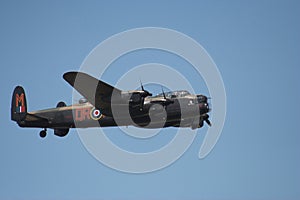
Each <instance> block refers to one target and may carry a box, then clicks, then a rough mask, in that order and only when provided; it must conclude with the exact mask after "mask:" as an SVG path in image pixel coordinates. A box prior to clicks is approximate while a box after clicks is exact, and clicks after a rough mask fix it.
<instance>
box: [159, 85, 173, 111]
mask: <svg viewBox="0 0 300 200" xmlns="http://www.w3.org/2000/svg"><path fill="white" fill-rule="evenodd" d="M161 91H162V93H163V96H164V99H165V101H164V102H163V106H164V107H166V106H167V105H169V104H171V103H174V101H173V100H171V99H167V97H166V94H165V91H164V88H163V87H161Z"/></svg>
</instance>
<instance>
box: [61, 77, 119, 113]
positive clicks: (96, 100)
mask: <svg viewBox="0 0 300 200" xmlns="http://www.w3.org/2000/svg"><path fill="white" fill-rule="evenodd" d="M63 78H64V79H65V80H66V81H67V82H68V83H69V84H70V85H71V86H72V87H73V88H75V89H76V90H77V91H78V92H79V93H80V94H81V95H82V96H84V97H85V98H86V99H87V100H88V101H89V102H90V103H91V104H92V105H94V106H95V107H96V108H98V109H100V110H101V112H102V113H103V114H104V115H107V116H111V115H112V114H111V113H112V112H111V103H112V100H113V101H114V102H115V101H116V102H117V101H118V100H119V99H121V90H119V89H117V88H115V87H113V86H111V85H109V84H107V83H105V82H103V81H100V80H98V79H96V78H94V77H92V76H90V75H88V74H85V73H82V72H67V73H65V74H64V75H63Z"/></svg>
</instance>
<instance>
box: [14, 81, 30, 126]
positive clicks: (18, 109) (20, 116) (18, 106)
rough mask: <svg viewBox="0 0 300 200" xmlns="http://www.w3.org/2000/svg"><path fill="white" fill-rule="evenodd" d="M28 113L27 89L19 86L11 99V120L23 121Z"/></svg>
mask: <svg viewBox="0 0 300 200" xmlns="http://www.w3.org/2000/svg"><path fill="white" fill-rule="evenodd" d="M26 114H27V103H26V96H25V91H24V89H23V88H22V87H21V86H17V87H16V88H15V90H14V93H13V96H12V101H11V120H13V121H17V122H18V121H22V120H24V118H25V116H26Z"/></svg>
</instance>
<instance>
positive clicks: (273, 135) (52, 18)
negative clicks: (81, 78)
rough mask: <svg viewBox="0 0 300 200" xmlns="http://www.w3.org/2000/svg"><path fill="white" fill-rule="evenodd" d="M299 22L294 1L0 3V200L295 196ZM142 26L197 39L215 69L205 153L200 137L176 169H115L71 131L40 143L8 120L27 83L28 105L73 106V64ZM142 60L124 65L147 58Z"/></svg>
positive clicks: (299, 139)
mask: <svg viewBox="0 0 300 200" xmlns="http://www.w3.org/2000/svg"><path fill="white" fill-rule="evenodd" d="M299 19H300V4H299V2H298V1H226V2H225V1H184V2H181V3H176V2H175V1H165V2H161V1H149V2H144V3H141V2H140V1H130V2H127V3H125V2H123V1H119V2H118V1H106V2H105V1H102V2H100V1H99V2H98V1H76V2H75V1H1V2H0V30H1V31H0V55H1V59H0V66H1V74H0V82H1V87H0V88H1V90H0V91H1V98H0V105H1V106H0V110H1V115H0V119H1V123H0V135H1V139H0V156H1V163H0V198H1V199H7V198H21V199H34V198H36V199H41V198H43V199H54V198H55V199H61V198H63V199H77V198H78V199H83V198H90V199H141V198H142V197H144V198H143V199H299V198H300V190H299V185H300V154H299V152H300V131H299V121H300V115H299V113H300V106H299V102H300V79H299V75H300V56H299V52H300V37H299V36H300V21H299ZM145 26H157V27H165V28H171V29H174V30H177V31H180V32H182V33H185V34H187V35H189V36H190V37H192V38H194V39H195V40H196V41H197V42H199V43H200V44H202V45H203V47H204V48H205V49H206V50H207V51H208V53H209V54H210V55H211V56H212V58H213V59H214V61H215V62H216V64H217V66H218V68H219V70H220V72H221V74H222V77H223V80H224V84H225V87H226V92H227V101H228V103H227V117H226V123H225V127H224V129H223V133H222V136H221V138H220V140H219V142H218V143H217V145H216V147H215V148H214V150H213V151H212V153H211V154H210V155H209V156H208V157H206V158H205V159H203V160H199V159H198V151H199V147H200V145H201V143H202V140H203V134H201V133H202V131H201V130H199V131H198V136H197V138H196V139H195V141H194V143H193V144H192V145H191V147H190V148H189V150H188V151H187V152H186V153H185V154H184V155H183V156H182V157H181V158H180V159H179V160H178V161H176V162H175V163H174V164H172V165H171V166H169V167H167V168H165V169H163V170H160V171H157V172H153V173H148V174H140V175H134V174H127V173H121V172H118V171H115V170H112V169H110V168H108V167H106V166H104V165H102V164H101V163H99V162H98V161H97V160H95V159H94V158H93V157H92V156H91V155H90V154H89V153H88V152H87V151H86V149H85V148H84V146H83V145H82V144H81V142H80V139H79V137H78V135H77V132H76V131H75V130H72V131H71V132H70V134H69V135H68V136H67V137H65V138H58V137H55V136H53V134H52V133H53V132H52V131H48V136H47V138H46V139H44V140H42V139H40V138H39V136H38V132H39V129H21V128H19V127H18V126H17V125H16V124H15V123H13V122H12V121H10V102H11V93H12V90H13V89H14V87H15V86H16V85H19V84H20V85H23V86H24V88H25V90H26V92H27V100H28V107H29V110H37V109H42V108H48V107H53V106H55V105H56V103H57V102H58V101H60V100H64V101H66V102H67V103H68V104H70V103H71V102H72V99H71V95H72V89H71V87H70V86H69V85H68V84H67V83H66V82H64V80H63V79H62V74H63V73H64V72H66V71H70V70H76V69H79V67H80V65H81V63H82V61H83V60H84V58H85V57H86V56H87V54H88V53H89V52H90V51H91V50H92V49H93V48H94V47H95V46H96V45H97V44H99V43H100V42H101V41H103V40H105V39H106V38H108V37H109V36H111V35H113V34H116V33H119V32H122V31H125V30H127V29H131V28H137V27H145ZM143 55H144V57H145V60H143V59H141V58H140V59H141V60H139V62H136V63H134V59H133V58H134V56H133V57H130V55H129V57H128V62H127V60H126V57H124V58H122V60H121V61H120V62H119V64H120V65H121V64H124V65H126V64H127V66H130V64H132V63H133V64H135V65H136V64H142V63H143V62H144V61H145V62H146V61H147V62H148V61H151V59H150V58H149V57H147V55H146V54H145V53H144V54H143ZM155 55H157V56H156V57H159V54H157V53H156V54H155ZM140 57H141V56H140ZM164 58H165V59H166V58H168V56H165V57H164ZM130 59H131V60H130ZM154 61H159V59H158V60H154ZM170 63H171V64H172V61H170ZM170 63H169V64H170ZM182 64H184V63H182ZM174 65H176V63H174ZM176 67H178V66H176ZM116 70H117V69H116ZM116 72H117V71H116ZM112 73H113V71H112ZM187 73H188V72H187ZM105 80H106V81H107V82H110V83H115V81H116V80H117V79H116V77H111V76H106V77H105ZM137 81H138V78H137ZM191 82H192V83H193V84H197V80H196V79H195V80H194V79H193V80H191ZM203 90H205V89H203ZM203 90H202V89H201V88H197V92H202V91H203ZM204 92H205V91H204ZM215 112H216V111H215ZM203 130H204V129H203ZM110 132H111V133H112V135H113V134H114V133H116V134H115V135H117V129H115V128H112V129H110ZM113 137H114V139H115V140H116V142H119V143H122V142H124V141H122V140H123V139H124V137H122V136H120V139H119V140H118V137H116V136H113ZM144 144H145V142H144ZM123 145H124V143H123ZM125 146H126V145H125ZM129 148H130V147H129ZM149 148H151V146H150V147H149Z"/></svg>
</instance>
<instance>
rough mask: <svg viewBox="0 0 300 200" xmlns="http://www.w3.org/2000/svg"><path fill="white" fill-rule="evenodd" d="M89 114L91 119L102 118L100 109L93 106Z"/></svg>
mask: <svg viewBox="0 0 300 200" xmlns="http://www.w3.org/2000/svg"><path fill="white" fill-rule="evenodd" d="M90 115H91V118H92V119H93V120H99V119H101V118H102V114H101V112H100V110H98V109H96V108H93V109H92V110H91V113H90Z"/></svg>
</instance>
